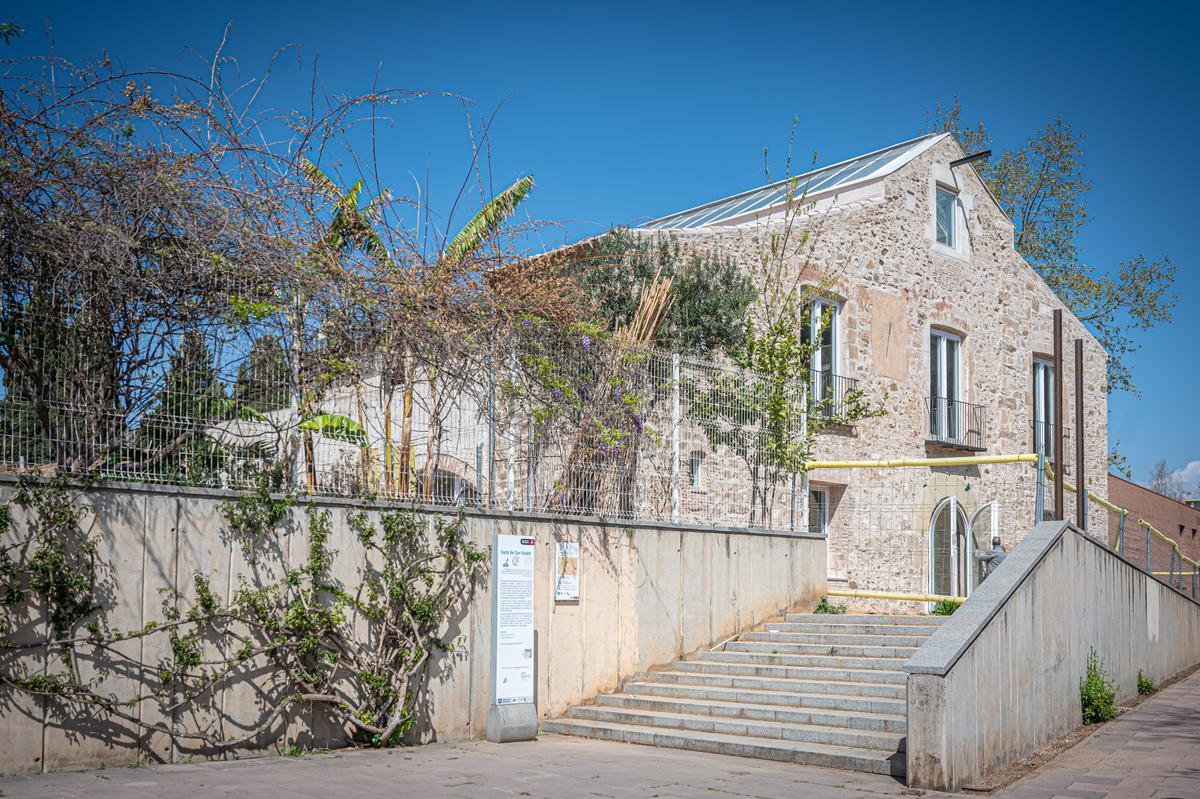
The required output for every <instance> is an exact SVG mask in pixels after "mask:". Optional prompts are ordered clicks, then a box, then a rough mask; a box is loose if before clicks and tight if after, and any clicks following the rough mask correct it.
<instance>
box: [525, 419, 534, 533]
mask: <svg viewBox="0 0 1200 799" xmlns="http://www.w3.org/2000/svg"><path fill="white" fill-rule="evenodd" d="M525 424H526V427H525V429H526V430H528V431H529V442H528V444H527V445H526V447H525V510H526V511H532V510H533V452H534V449H535V447H534V441H535V439H536V438H537V433H536V431H535V430H534V427H533V414H530V415H529V418H528V419H527V420H526V423H525Z"/></svg>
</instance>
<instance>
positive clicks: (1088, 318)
mask: <svg viewBox="0 0 1200 799" xmlns="http://www.w3.org/2000/svg"><path fill="white" fill-rule="evenodd" d="M933 123H934V124H933V129H934V130H937V131H948V132H952V133H954V134H955V136H956V137H957V138H958V140H959V143H960V144H961V145H962V146H963V149H964V150H966V151H967V153H968V154H970V153H974V152H978V151H980V150H985V149H988V148H989V147H992V142H991V134H989V133H988V130H987V128H986V127H985V126H984V124H983V123H977V124H976V125H974V126H970V125H967V124H966V123H965V122H964V121H963V120H962V114H961V109H960V107H959V104H958V100H957V98H956V99H955V101H954V104H953V105H952V106H951V107H950V108H949V109H942V108H940V107H938V108H937V109H936V110H935V113H934V118H933ZM975 166H976V168H977V169H978V170H979V174H980V176H981V177H982V178H983V181H984V182H985V183H986V184H987V186H988V188H989V189H990V190H991V192H992V194H993V195H994V196H995V197H996V201H997V202H998V203H999V204H1000V207H1001V208H1002V209H1004V212H1005V213H1006V214H1008V216H1009V218H1010V219H1011V220H1012V222H1013V225H1014V227H1015V231H1014V235H1013V243H1014V245H1015V247H1016V250H1017V252H1019V253H1020V254H1021V255H1022V256H1024V258H1025V260H1026V261H1028V262H1029V264H1030V265H1031V266H1032V267H1033V268H1034V269H1035V270H1037V272H1038V274H1040V275H1041V276H1042V278H1043V279H1045V281H1046V283H1047V284H1048V285H1049V286H1050V288H1051V289H1052V290H1053V291H1054V293H1055V294H1057V295H1058V296H1059V297H1060V298H1061V299H1062V301H1063V302H1064V303H1065V304H1066V306H1067V307H1068V308H1070V309H1071V311H1072V313H1074V314H1075V315H1076V316H1077V317H1078V318H1079V319H1080V320H1081V321H1082V322H1083V323H1084V324H1085V325H1087V326H1088V328H1089V329H1090V330H1091V331H1092V332H1093V333H1094V334H1095V335H1096V338H1097V339H1099V341H1100V343H1101V344H1102V345H1103V346H1104V349H1105V350H1107V352H1108V355H1109V361H1108V389H1109V391H1115V390H1126V391H1133V390H1135V386H1134V382H1133V375H1132V374H1131V372H1130V370H1129V364H1128V356H1129V355H1130V354H1131V353H1133V352H1135V351H1136V350H1137V349H1138V348H1139V346H1140V345H1139V343H1138V342H1137V340H1136V338H1135V337H1136V335H1137V333H1138V331H1141V330H1148V329H1150V328H1152V327H1155V326H1157V325H1161V324H1164V323H1166V322H1168V321H1170V319H1171V314H1172V312H1173V311H1174V309H1175V306H1176V304H1177V303H1178V301H1179V298H1178V296H1177V295H1176V294H1174V293H1173V291H1172V288H1173V285H1174V280H1175V266H1174V265H1173V264H1172V263H1171V260H1170V258H1168V257H1163V258H1161V259H1154V258H1149V257H1147V256H1146V255H1145V254H1139V255H1137V256H1136V257H1134V258H1131V259H1129V260H1126V261H1122V262H1120V263H1118V264H1116V265H1105V266H1100V267H1097V266H1095V265H1092V264H1088V263H1086V262H1085V261H1084V260H1083V253H1082V252H1081V250H1080V248H1079V244H1078V236H1079V232H1080V230H1082V228H1083V226H1084V225H1085V224H1086V223H1087V221H1088V212H1087V192H1088V190H1089V189H1091V185H1092V184H1091V181H1089V180H1088V179H1087V177H1086V175H1085V172H1084V149H1083V136H1082V135H1080V134H1078V133H1076V132H1075V131H1074V130H1073V129H1072V128H1071V126H1070V124H1069V123H1068V122H1066V121H1065V120H1063V119H1062V118H1061V117H1059V118H1057V119H1051V120H1050V121H1049V122H1048V123H1047V124H1046V126H1045V127H1043V128H1041V129H1040V130H1037V131H1035V132H1034V133H1033V134H1031V135H1030V136H1029V138H1028V140H1026V142H1025V143H1024V144H1022V145H1020V146H1019V147H1016V148H1014V149H1011V150H1000V151H997V152H995V154H994V155H993V156H992V157H991V158H990V159H989V160H988V161H987V162H986V163H982V164H981V163H979V162H976V164H975Z"/></svg>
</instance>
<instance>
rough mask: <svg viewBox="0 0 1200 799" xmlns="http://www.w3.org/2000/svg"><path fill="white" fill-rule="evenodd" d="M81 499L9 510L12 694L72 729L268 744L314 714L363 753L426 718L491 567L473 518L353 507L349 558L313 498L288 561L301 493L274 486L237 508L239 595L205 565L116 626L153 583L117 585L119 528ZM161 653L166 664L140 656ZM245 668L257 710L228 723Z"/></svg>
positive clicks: (1, 657) (0, 640)
mask: <svg viewBox="0 0 1200 799" xmlns="http://www.w3.org/2000/svg"><path fill="white" fill-rule="evenodd" d="M81 496H82V493H81V492H79V491H78V490H76V489H73V488H72V487H71V486H69V485H68V484H67V483H65V482H64V481H61V480H56V481H48V482H32V481H30V482H25V483H22V484H21V486H20V487H19V489H18V490H17V491H16V492H15V494H14V496H13V498H12V500H11V501H10V502H9V503H7V504H5V505H3V506H0V541H3V542H4V543H3V544H2V545H0V608H2V609H3V620H2V626H0V690H3V691H6V692H21V693H25V694H28V695H32V696H36V697H41V698H42V699H44V700H45V701H46V703H47V708H48V710H49V712H50V713H51V715H52V716H57V717H58V718H59V719H60V720H61V721H64V722H67V721H70V720H71V719H75V718H77V717H94V716H100V717H105V718H106V719H108V720H109V721H118V722H123V727H124V729H125V730H126V732H127V734H128V735H129V736H130V739H131V740H134V741H136V740H137V739H138V738H140V737H142V736H144V735H145V734H146V733H147V732H161V733H164V734H168V735H171V736H173V737H174V738H176V739H177V740H179V741H181V742H184V743H187V744H190V745H191V746H200V747H210V748H222V747H232V746H237V745H239V744H243V743H246V742H250V741H255V740H259V741H265V740H270V739H271V738H272V737H278V734H279V733H280V732H281V731H282V730H283V729H284V728H285V726H286V722H287V721H288V720H289V718H290V717H291V715H293V713H294V711H296V710H298V709H299V707H298V706H308V705H311V706H313V707H317V708H320V709H321V710H323V711H324V713H325V714H326V715H327V717H329V718H330V719H332V720H333V721H334V722H336V723H337V724H339V725H341V726H342V727H343V728H344V729H346V730H347V731H348V732H349V733H350V734H351V735H352V736H353V737H354V738H355V739H356V740H358V741H359V742H361V743H365V744H369V745H376V746H381V745H388V744H391V743H394V742H396V741H398V740H399V739H400V737H401V736H402V735H404V733H406V732H407V731H408V730H410V729H411V728H412V726H413V724H414V723H415V719H416V717H417V713H418V712H419V703H420V692H421V685H422V683H423V679H424V677H425V675H426V674H427V670H428V669H429V667H430V666H431V665H432V664H433V663H434V662H438V661H442V662H444V659H443V658H442V657H441V656H442V655H443V654H446V653H451V652H452V651H453V650H454V649H455V647H456V644H455V642H454V641H451V640H446V639H445V637H444V636H445V632H444V631H445V629H446V628H447V626H452V624H451V623H452V622H453V621H454V619H455V618H456V617H457V616H458V615H460V614H462V613H463V612H465V610H466V607H467V605H468V603H469V601H470V598H471V595H472V593H473V590H474V588H475V585H476V583H477V582H478V580H479V579H480V578H481V577H482V576H483V571H484V569H485V568H486V563H487V551H486V550H485V549H483V548H480V547H478V546H476V545H475V544H473V543H472V542H471V541H470V540H469V538H468V535H467V531H466V528H465V524H464V519H463V517H462V516H458V517H453V518H451V517H442V516H439V517H433V518H432V519H430V518H428V517H425V516H420V515H416V514H414V513H411V512H407V511H395V510H385V511H381V512H377V513H373V514H368V513H366V512H363V511H358V512H354V513H352V514H351V515H350V516H349V517H348V521H349V529H350V532H351V533H352V536H351V537H350V538H349V539H347V540H348V541H349V542H350V544H351V546H350V547H347V551H344V552H343V551H339V550H338V549H335V548H334V547H333V546H332V545H331V539H332V536H333V525H332V522H331V517H330V513H329V511H327V510H320V509H318V508H316V507H314V506H312V505H309V506H307V507H305V508H304V509H303V515H304V519H305V523H304V524H303V527H304V529H305V530H306V531H307V535H306V536H304V539H305V547H304V552H303V555H302V557H300V558H298V562H296V563H291V564H289V562H288V559H287V557H285V556H284V555H283V554H282V553H285V552H287V551H288V550H289V547H287V546H284V545H283V542H282V541H281V540H280V539H281V538H282V537H284V536H287V535H292V534H295V530H294V529H287V530H285V529H284V524H283V523H284V521H285V520H286V519H288V518H289V517H290V516H291V515H292V514H293V511H292V509H291V500H290V499H288V498H286V497H284V498H281V497H280V496H279V495H277V494H273V493H271V492H269V491H263V492H258V493H252V494H247V495H244V496H242V497H240V498H239V499H237V500H235V501H232V502H230V503H228V504H227V505H226V507H225V516H226V521H227V522H228V526H229V528H230V532H232V534H233V537H234V539H235V540H240V541H241V542H242V545H243V548H244V549H245V551H247V553H249V552H251V551H252V552H253V553H254V554H255V555H256V556H257V558H256V559H255V558H251V557H247V559H246V560H247V564H248V567H249V568H248V573H246V574H242V575H240V576H239V579H238V581H237V583H236V585H235V586H234V587H232V589H231V590H229V591H228V594H229V595H228V598H227V597H226V596H225V594H226V591H225V590H222V589H219V588H217V587H215V586H214V585H213V584H212V583H211V582H210V575H206V574H204V573H200V572H196V573H194V574H192V575H190V576H188V577H187V583H188V585H187V588H186V590H178V589H175V590H164V593H163V602H162V618H161V619H159V620H154V621H151V622H148V623H147V624H145V625H144V626H142V627H139V628H136V629H119V628H117V627H115V626H113V625H111V624H110V621H109V614H108V609H109V608H110V607H112V606H113V602H114V597H115V596H116V593H117V591H119V590H123V591H129V590H141V586H140V585H138V586H136V587H131V586H120V587H119V588H118V586H116V585H115V579H114V576H113V574H112V570H111V568H109V565H108V564H105V563H104V562H102V560H101V559H100V558H99V556H98V553H99V552H101V551H102V550H103V547H101V546H100V543H101V541H100V539H101V537H102V536H104V535H105V530H104V529H103V527H102V526H101V525H93V528H95V529H93V530H92V531H90V532H89V531H88V530H87V529H86V528H85V524H84V519H85V518H86V517H87V515H88V513H89V512H90V508H89V507H88V506H87V505H86V504H85V503H84V502H83V501H81V499H80V497H81ZM14 511H17V512H14ZM18 518H19V520H18ZM214 532H215V531H214ZM272 543H273V544H274V546H272V545H271V544H272ZM265 574H274V575H276V577H275V578H274V579H264V578H262V577H261V576H260V575H265ZM180 579H181V581H182V580H183V579H184V577H183V575H181V576H180ZM130 641H141V643H142V645H141V646H131V645H129V644H128V642H130ZM151 652H158V653H160V654H159V656H158V657H155V658H149V657H147V658H144V659H143V658H142V657H140V656H138V655H134V654H130V653H151ZM42 653H49V655H50V658H49V659H48V660H47V661H46V662H45V666H44V667H43V661H42ZM131 674H137V675H141V679H140V681H139V684H137V685H136V687H135V689H134V690H133V691H132V692H130V691H129V690H117V689H116V688H114V685H118V684H119V683H120V680H110V679H109V678H110V677H113V676H114V675H115V676H117V677H127V676H128V675H131ZM247 675H254V682H255V685H256V691H255V693H256V696H258V697H259V698H260V700H261V701H260V702H259V703H258V704H257V705H256V706H255V708H256V709H255V713H256V718H254V719H252V720H246V719H241V718H239V719H238V720H237V722H236V724H232V725H227V724H222V720H221V719H220V718H219V716H220V713H219V712H217V709H218V703H217V702H216V701H215V698H216V697H217V696H219V695H220V692H221V691H222V690H224V689H226V688H229V687H231V686H233V685H234V684H236V683H238V682H243V681H246V680H247V679H249V678H248V676H247ZM147 706H151V707H147ZM121 726H122V725H119V724H118V725H112V726H111V728H112V729H120V728H121ZM231 727H232V728H233V729H234V730H235V731H234V732H227V730H228V729H229V728H231Z"/></svg>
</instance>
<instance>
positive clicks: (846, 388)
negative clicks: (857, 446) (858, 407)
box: [809, 369, 859, 419]
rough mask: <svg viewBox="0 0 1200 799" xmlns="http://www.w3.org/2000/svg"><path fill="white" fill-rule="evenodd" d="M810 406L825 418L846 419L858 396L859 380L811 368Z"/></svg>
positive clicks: (814, 411)
mask: <svg viewBox="0 0 1200 799" xmlns="http://www.w3.org/2000/svg"><path fill="white" fill-rule="evenodd" d="M809 392H810V396H811V398H812V401H811V403H810V406H811V407H812V409H813V413H816V414H819V415H820V416H821V417H822V418H825V419H844V418H845V417H846V416H847V415H848V414H849V411H850V403H851V402H852V401H854V400H855V399H856V398H857V397H858V396H859V394H858V381H857V380H855V379H854V378H852V377H843V376H842V375H836V374H834V373H833V372H823V371H821V370H819V369H811V370H809Z"/></svg>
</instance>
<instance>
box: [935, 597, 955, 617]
mask: <svg viewBox="0 0 1200 799" xmlns="http://www.w3.org/2000/svg"><path fill="white" fill-rule="evenodd" d="M956 610H958V603H957V602H955V601H954V600H952V599H942V600H940V601H938V602H937V603H935V604H934V606H933V610H932V611H930V612H931V613H933V615H934V616H950V615H952V614H953V613H954V611H956Z"/></svg>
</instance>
